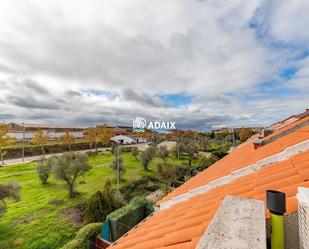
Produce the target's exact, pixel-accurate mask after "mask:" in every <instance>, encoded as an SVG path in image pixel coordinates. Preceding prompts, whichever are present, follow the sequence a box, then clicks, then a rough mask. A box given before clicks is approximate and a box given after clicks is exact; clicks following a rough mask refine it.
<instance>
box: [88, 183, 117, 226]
mask: <svg viewBox="0 0 309 249" xmlns="http://www.w3.org/2000/svg"><path fill="white" fill-rule="evenodd" d="M114 196H115V191H114V190H113V189H112V185H111V181H110V180H109V179H107V181H106V182H105V184H104V187H103V191H97V192H96V193H95V194H94V195H93V196H91V198H90V199H89V201H88V202H87V206H86V209H85V216H86V220H87V222H89V223H90V222H103V221H105V219H106V216H107V215H108V214H109V213H111V212H113V211H114V210H116V209H118V208H119V207H121V204H120V203H119V202H118V201H117V200H116V199H115V198H114Z"/></svg>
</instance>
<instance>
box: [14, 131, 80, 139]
mask: <svg viewBox="0 0 309 249" xmlns="http://www.w3.org/2000/svg"><path fill="white" fill-rule="evenodd" d="M44 134H45V135H47V136H48V137H49V138H51V139H59V138H60V137H62V136H63V135H64V134H65V133H64V132H46V131H44ZM70 134H71V135H73V136H74V137H76V138H83V136H84V135H83V133H82V132H80V131H74V132H70ZM34 135H35V132H34V131H26V132H25V139H31V138H33V137H34ZM8 136H9V137H12V138H15V139H16V140H22V139H23V132H9V133H8Z"/></svg>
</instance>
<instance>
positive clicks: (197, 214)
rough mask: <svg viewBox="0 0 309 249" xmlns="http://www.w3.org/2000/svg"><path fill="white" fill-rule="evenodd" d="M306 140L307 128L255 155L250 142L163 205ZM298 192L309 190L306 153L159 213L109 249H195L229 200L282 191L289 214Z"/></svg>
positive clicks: (292, 209) (189, 182)
mask: <svg viewBox="0 0 309 249" xmlns="http://www.w3.org/2000/svg"><path fill="white" fill-rule="evenodd" d="M304 120H307V119H305V118H304V119H302V121H304ZM300 121H301V120H298V121H296V122H294V123H289V124H287V125H285V126H284V129H285V130H286V129H290V128H291V127H293V125H294V126H295V125H297V124H299V123H300ZM295 123H296V124H295ZM289 127H290V128H289ZM281 131H282V130H281ZM276 132H279V131H276ZM277 134H278V133H277ZM305 140H309V131H308V127H307V126H306V127H303V128H301V129H299V130H297V131H294V132H293V133H291V134H288V135H284V136H283V137H281V138H277V139H276V140H275V141H273V142H271V143H269V144H266V145H265V146H263V147H261V148H259V149H257V150H254V149H253V146H252V144H251V142H246V143H244V144H243V145H242V146H239V147H238V148H237V149H236V150H235V151H234V152H232V153H231V154H229V155H228V156H226V157H224V158H223V159H221V160H220V161H218V162H216V163H215V164H214V165H213V166H211V167H209V168H208V169H206V170H204V171H203V172H201V173H200V174H198V175H197V176H195V177H193V178H192V179H191V180H189V181H188V182H186V183H185V184H183V185H182V186H181V187H179V188H177V189H176V190H175V191H173V192H172V193H170V194H169V195H168V196H167V197H165V198H164V199H163V201H166V200H170V199H171V198H172V197H175V196H177V195H179V194H182V193H185V192H187V191H188V190H190V189H193V188H196V187H199V186H202V185H205V184H207V183H209V182H211V181H212V180H214V179H218V178H220V177H222V176H226V175H228V174H229V173H231V172H232V171H234V170H237V169H241V168H243V167H245V166H247V165H250V164H252V163H254V162H256V161H258V160H261V159H263V158H265V157H268V156H270V155H274V154H276V153H278V152H281V151H283V150H284V149H286V148H287V147H289V146H291V145H294V144H297V143H300V142H302V141H305ZM299 186H302V187H309V151H308V150H307V151H305V152H301V153H299V154H296V155H294V156H292V157H291V158H289V159H287V160H285V161H280V162H277V163H274V164H271V165H267V166H266V167H264V168H261V169H259V170H257V171H256V172H254V173H250V174H248V175H245V176H241V177H238V178H236V179H235V180H233V181H231V182H229V183H227V184H224V185H221V186H219V187H216V188H213V189H211V190H209V191H208V192H204V193H202V194H199V195H196V196H193V197H191V198H190V199H187V200H184V201H182V202H179V203H176V204H174V205H173V206H171V207H169V208H166V209H163V210H160V211H157V212H156V213H154V214H153V215H152V216H150V217H149V218H148V219H147V220H146V221H145V222H143V223H141V224H139V225H138V227H137V228H135V229H132V230H131V231H129V233H128V234H127V235H125V236H124V237H122V238H120V239H119V240H118V241H117V243H115V244H114V245H112V246H111V249H122V248H123V249H124V248H125V249H131V248H132V249H133V248H134V249H157V248H158V249H180V248H181V249H193V248H195V247H196V245H197V244H198V242H199V240H200V239H201V237H202V235H203V233H204V232H205V230H206V228H207V227H208V225H209V223H210V222H211V220H212V218H213V216H214V215H215V213H216V211H217V209H218V207H219V206H220V204H221V202H222V200H223V199H224V197H225V196H226V195H236V196H239V197H245V198H254V199H257V200H262V201H265V199H266V190H267V189H273V190H278V191H282V192H285V193H286V197H287V212H288V213H290V212H293V211H296V210H297V208H298V207H297V199H296V197H295V196H296V193H297V188H298V187H299ZM161 202H162V201H161ZM265 214H266V217H269V212H268V210H266V209H265Z"/></svg>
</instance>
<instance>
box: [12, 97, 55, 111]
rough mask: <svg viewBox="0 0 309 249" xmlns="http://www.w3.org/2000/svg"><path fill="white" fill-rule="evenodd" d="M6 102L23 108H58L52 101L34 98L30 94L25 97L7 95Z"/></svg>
mask: <svg viewBox="0 0 309 249" xmlns="http://www.w3.org/2000/svg"><path fill="white" fill-rule="evenodd" d="M8 102H9V103H11V104H14V105H17V106H19V107H24V108H34V109H49V110H56V109H59V108H58V106H57V105H56V104H54V103H48V102H45V101H42V100H37V99H36V98H34V97H31V96H26V97H16V96H9V97H8Z"/></svg>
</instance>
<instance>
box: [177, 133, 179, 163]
mask: <svg viewBox="0 0 309 249" xmlns="http://www.w3.org/2000/svg"><path fill="white" fill-rule="evenodd" d="M177 158H178V161H179V136H178V137H177Z"/></svg>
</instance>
